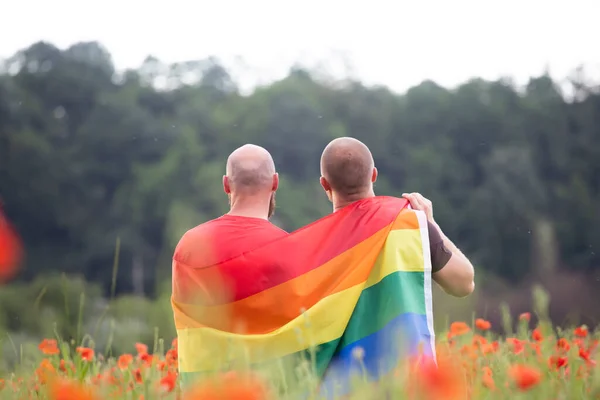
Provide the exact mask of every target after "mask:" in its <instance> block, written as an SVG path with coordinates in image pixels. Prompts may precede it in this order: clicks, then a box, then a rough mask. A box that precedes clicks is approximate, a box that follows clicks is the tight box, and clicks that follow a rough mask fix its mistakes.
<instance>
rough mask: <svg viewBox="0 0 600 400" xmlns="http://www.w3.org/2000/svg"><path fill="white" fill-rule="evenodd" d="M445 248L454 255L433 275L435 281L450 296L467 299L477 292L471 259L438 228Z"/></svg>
mask: <svg viewBox="0 0 600 400" xmlns="http://www.w3.org/2000/svg"><path fill="white" fill-rule="evenodd" d="M436 228H437V231H438V232H439V233H440V236H441V238H442V240H443V243H444V246H445V247H446V248H447V249H448V250H449V251H450V252H451V253H452V255H451V256H450V259H449V260H448V262H447V263H446V265H445V266H444V267H443V268H442V269H441V270H439V271H437V272H434V273H433V274H432V278H433V280H434V281H435V282H436V283H437V284H438V285H439V286H440V287H441V288H442V289H443V290H444V291H445V292H446V293H447V294H449V295H451V296H454V297H466V296H468V295H470V294H471V293H473V290H475V270H474V268H473V264H471V262H470V261H469V259H468V258H467V257H466V256H465V255H464V254H463V253H462V252H461V251H460V250H459V249H458V248H457V247H456V246H455V245H454V243H452V241H451V240H450V239H448V238H447V237H446V235H444V233H443V232H442V230H441V229H440V228H439V226H437V224H436Z"/></svg>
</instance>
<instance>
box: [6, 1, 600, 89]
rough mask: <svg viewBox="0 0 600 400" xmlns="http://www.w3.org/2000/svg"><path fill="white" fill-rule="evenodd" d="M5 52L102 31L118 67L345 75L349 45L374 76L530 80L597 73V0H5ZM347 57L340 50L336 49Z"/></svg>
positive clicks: (400, 85) (397, 83) (408, 81)
mask: <svg viewBox="0 0 600 400" xmlns="http://www.w3.org/2000/svg"><path fill="white" fill-rule="evenodd" d="M2 3H3V4H2V7H1V15H0V57H8V56H10V55H12V54H13V53H14V52H16V51H17V50H19V49H22V48H24V47H26V46H28V45H30V44H32V43H34V42H36V41H39V40H45V41H49V42H51V43H53V44H55V45H57V46H58V47H60V48H64V47H67V46H69V45H70V44H72V43H74V42H77V41H91V40H96V41H99V42H101V43H102V44H103V45H104V46H105V47H106V48H107V49H108V50H109V51H110V53H111V54H112V56H113V61H114V62H115V65H116V66H117V68H119V69H121V68H125V67H137V66H139V65H140V63H141V62H142V61H143V59H144V58H145V57H146V56H147V55H149V54H152V55H154V56H156V57H158V58H159V59H161V60H163V61H166V62H174V61H185V60H191V59H202V58H205V57H207V56H211V55H213V56H217V57H220V58H222V59H224V60H226V61H227V62H229V61H230V60H232V59H235V58H236V57H238V56H239V57H241V58H242V59H243V60H244V61H245V63H246V64H247V65H248V66H250V67H252V68H253V71H254V72H252V74H250V75H251V76H245V77H244V78H243V81H244V84H245V85H251V84H252V83H253V82H255V81H256V80H259V81H260V82H266V81H269V80H272V79H278V78H281V77H282V76H284V75H285V74H286V72H287V71H288V69H289V67H290V65H291V64H292V63H293V62H294V61H301V62H303V63H305V64H307V65H309V66H314V65H316V64H317V63H319V64H321V65H324V66H326V67H328V68H329V70H330V72H331V73H333V74H341V73H343V71H344V69H343V68H341V63H340V62H339V61H338V62H334V61H328V58H329V57H330V55H331V54H338V55H339V54H345V55H346V57H347V59H348V60H349V61H350V62H351V64H352V65H353V71H352V73H353V74H354V75H355V76H357V77H359V78H360V79H361V80H363V81H364V82H365V83H367V84H385V85H388V86H390V87H391V88H392V89H394V90H396V91H400V92H402V91H404V90H406V89H407V88H408V87H410V86H413V85H416V84H418V83H419V82H421V81H422V80H424V79H433V80H435V81H436V82H438V83H440V84H442V85H444V86H454V85H456V84H459V83H461V82H463V81H465V80H467V79H468V78H470V77H473V76H480V77H484V78H488V79H495V78H498V77H500V76H512V77H514V78H515V79H516V80H517V82H523V81H524V80H525V79H526V78H527V77H529V76H531V75H536V74H540V73H541V72H542V71H543V70H544V68H545V67H546V66H549V67H550V72H551V73H552V74H553V75H554V76H555V77H557V78H564V77H565V76H566V75H567V74H568V73H569V72H571V71H572V70H573V69H574V68H575V67H577V66H578V65H579V64H584V65H586V69H587V71H588V72H589V74H590V75H593V76H595V77H598V76H600V51H599V50H598V49H599V45H598V38H600V22H598V21H600V0H569V1H566V0H544V1H541V0H501V1H500V0H486V1H482V0H478V1H476V0H438V1H426V0H418V1H415V0H411V1H407V0H387V1H384V0H363V1H354V0H344V1H342V0H303V1H301V2H300V1H287V0H235V1H234V0H211V1H207V0H168V1H165V0H145V1H142V0H118V1H117V0H103V1H90V0H88V1H82V0H50V1H47V0H4V1H3V2H2ZM338 60H339V57H338Z"/></svg>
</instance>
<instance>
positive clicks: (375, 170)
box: [371, 167, 377, 183]
mask: <svg viewBox="0 0 600 400" xmlns="http://www.w3.org/2000/svg"><path fill="white" fill-rule="evenodd" d="M376 180H377V168H375V167H373V174H372V175H371V182H372V183H375V181H376Z"/></svg>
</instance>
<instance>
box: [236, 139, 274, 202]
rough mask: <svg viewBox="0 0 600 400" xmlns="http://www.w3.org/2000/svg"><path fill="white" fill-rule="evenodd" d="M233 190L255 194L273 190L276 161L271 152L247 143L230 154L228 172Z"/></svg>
mask: <svg viewBox="0 0 600 400" xmlns="http://www.w3.org/2000/svg"><path fill="white" fill-rule="evenodd" d="M225 174H226V175H227V178H228V184H229V186H230V187H231V190H232V191H236V192H238V193H240V194H242V193H243V194H255V193H258V192H262V191H269V192H270V191H272V190H273V182H274V181H273V176H274V175H275V163H274V162H273V157H271V154H269V152H268V151H267V150H266V149H264V148H262V147H260V146H255V145H253V144H246V145H244V146H242V147H240V148H238V149H236V150H235V151H234V152H233V153H231V154H230V155H229V158H227V167H226V172H225Z"/></svg>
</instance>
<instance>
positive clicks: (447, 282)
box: [403, 193, 475, 297]
mask: <svg viewBox="0 0 600 400" xmlns="http://www.w3.org/2000/svg"><path fill="white" fill-rule="evenodd" d="M403 197H404V198H406V199H408V200H409V201H410V205H411V207H412V208H413V209H415V210H421V211H423V212H425V215H426V216H427V220H428V221H429V222H430V223H431V224H432V225H433V226H434V227H435V228H436V229H437V231H438V232H439V234H440V236H441V238H442V241H443V243H444V246H445V247H446V248H447V250H448V251H450V252H451V253H452V256H451V257H450V260H448V262H447V263H446V265H445V266H444V267H443V268H442V269H441V270H439V271H437V272H433V273H432V275H431V276H432V278H433V280H434V281H435V282H436V283H437V284H438V285H439V286H441V288H442V289H443V290H444V291H445V292H446V293H448V294H449V295H451V296H455V297H465V296H468V295H469V294H471V293H472V292H473V290H474V289H475V282H474V277H475V271H474V268H473V265H472V264H471V262H470V261H469V259H468V258H467V257H466V256H465V255H464V254H463V253H462V252H461V251H460V250H459V249H458V248H457V247H456V246H455V245H454V243H452V241H451V240H450V239H448V237H447V236H446V235H445V234H444V232H443V231H442V230H441V229H440V227H439V225H438V224H437V223H436V222H435V220H434V218H433V205H432V203H431V201H430V200H428V199H426V198H425V197H423V196H422V195H421V194H419V193H410V194H406V193H405V194H404V195H403Z"/></svg>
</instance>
